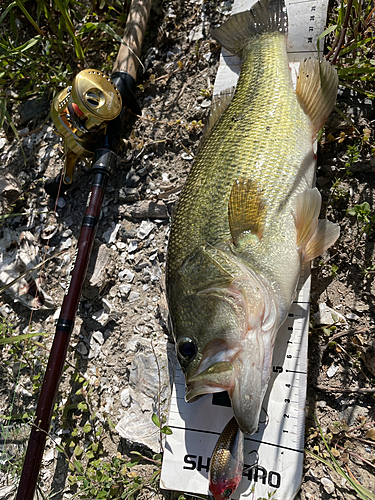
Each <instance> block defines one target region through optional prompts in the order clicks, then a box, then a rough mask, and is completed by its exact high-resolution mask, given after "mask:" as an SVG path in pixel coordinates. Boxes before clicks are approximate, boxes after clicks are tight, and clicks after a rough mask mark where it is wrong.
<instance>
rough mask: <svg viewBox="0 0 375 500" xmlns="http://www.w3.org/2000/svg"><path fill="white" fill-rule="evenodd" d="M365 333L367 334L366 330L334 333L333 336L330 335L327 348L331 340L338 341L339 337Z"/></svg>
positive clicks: (358, 329) (359, 329)
mask: <svg viewBox="0 0 375 500" xmlns="http://www.w3.org/2000/svg"><path fill="white" fill-rule="evenodd" d="M335 324H336V323H335ZM365 332H368V328H357V329H350V330H346V331H345V332H340V333H335V335H332V337H330V338H329V339H328V342H327V346H328V344H329V343H330V342H332V341H333V340H335V339H338V338H340V337H344V335H357V333H365ZM327 346H326V347H327Z"/></svg>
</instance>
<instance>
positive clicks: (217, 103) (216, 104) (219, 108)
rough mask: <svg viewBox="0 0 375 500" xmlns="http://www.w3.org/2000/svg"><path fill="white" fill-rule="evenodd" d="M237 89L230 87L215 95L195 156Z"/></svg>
mask: <svg viewBox="0 0 375 500" xmlns="http://www.w3.org/2000/svg"><path fill="white" fill-rule="evenodd" d="M235 90H236V87H230V88H228V89H226V90H223V91H222V92H220V94H219V95H217V96H214V98H213V100H212V104H211V114H210V116H209V118H208V121H207V123H206V126H205V128H204V131H203V135H202V138H201V140H200V143H199V145H198V148H197V151H196V153H195V156H197V154H198V153H199V151H200V150H201V148H202V146H203V144H204V142H205V140H206V139H207V137H208V136H209V135H210V133H211V130H212V129H213V128H214V126H215V124H216V122H217V121H218V120H219V118H220V117H221V115H222V114H223V113H224V111H225V110H226V109H227V107H228V106H229V103H230V101H231V100H232V98H233V96H234V92H235Z"/></svg>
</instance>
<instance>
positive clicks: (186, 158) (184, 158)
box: [181, 153, 194, 160]
mask: <svg viewBox="0 0 375 500" xmlns="http://www.w3.org/2000/svg"><path fill="white" fill-rule="evenodd" d="M181 158H182V159H183V160H194V156H192V155H189V153H182V155H181Z"/></svg>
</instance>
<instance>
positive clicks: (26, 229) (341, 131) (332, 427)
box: [0, 0, 375, 500]
mask: <svg viewBox="0 0 375 500" xmlns="http://www.w3.org/2000/svg"><path fill="white" fill-rule="evenodd" d="M229 8H230V2H210V3H209V2H206V3H202V2H201V1H199V0H197V1H189V2H180V1H174V2H171V3H169V4H167V8H166V11H165V13H164V15H162V16H159V17H158V18H157V23H159V24H158V26H157V30H156V29H153V30H152V32H153V35H152V36H151V37H150V39H148V40H147V43H146V45H145V53H144V56H143V63H144V66H145V70H144V71H143V70H142V71H140V72H139V78H138V84H139V87H138V89H137V99H138V101H139V103H140V105H141V107H142V117H138V118H137V117H133V116H130V115H129V117H128V118H127V120H126V125H125V129H124V134H123V137H124V140H123V145H122V149H121V153H120V157H119V161H118V164H117V167H116V170H115V172H114V174H113V176H112V178H111V179H110V182H109V186H108V189H107V192H106V195H105V199H104V204H103V210H102V216H101V219H100V222H99V225H98V230H97V234H96V240H95V246H94V254H93V259H92V263H91V267H90V269H89V276H88V278H87V280H86V282H85V285H84V289H83V294H82V300H81V302H80V306H79V308H78V313H77V320H76V325H75V329H74V333H73V336H72V340H71V347H70V349H69V354H68V361H69V366H68V369H67V370H66V371H65V373H64V375H63V380H62V384H61V387H60V392H59V397H58V406H59V407H60V408H65V407H66V404H74V403H75V401H76V399H77V397H78V396H77V395H76V394H75V393H76V391H77V387H78V386H77V385H75V384H76V382H77V381H76V380H73V378H72V371H74V366H78V368H79V370H80V372H81V373H84V374H85V376H86V377H87V380H89V381H90V384H91V386H92V387H93V388H94V389H95V390H94V391H93V392H92V393H91V396H90V398H91V399H90V402H91V404H92V406H93V411H95V412H96V413H97V415H98V418H102V419H103V420H105V419H106V417H107V416H109V417H110V419H111V421H112V422H113V424H114V425H116V424H117V422H118V420H119V419H120V418H121V416H122V415H123V406H124V405H123V404H122V403H121V398H120V394H122V391H123V390H124V389H126V388H127V386H128V383H129V366H130V364H131V361H132V358H133V356H134V354H132V352H131V350H130V351H129V348H127V344H128V342H129V341H130V340H131V339H133V338H134V336H141V337H142V338H144V339H150V338H156V339H157V340H156V343H157V342H158V341H159V340H158V339H164V340H165V339H167V338H168V331H167V311H166V303H165V295H164V271H165V259H166V246H167V241H168V234H169V226H170V217H171V215H172V214H173V207H174V205H175V203H176V201H177V199H178V194H179V192H180V189H181V187H182V186H183V184H184V181H185V180H186V177H187V174H188V172H189V169H190V167H191V165H192V161H193V155H194V153H195V151H196V149H197V146H198V144H199V141H200V138H201V136H202V133H203V127H204V123H205V120H206V118H207V116H208V115H209V109H210V108H209V105H210V101H211V97H212V88H213V84H214V80H215V75H216V71H217V67H218V60H219V54H220V47H219V46H218V45H217V44H216V42H214V41H213V40H212V39H211V38H210V35H209V27H210V26H215V25H217V24H219V23H220V22H221V21H222V19H223V18H224V17H225V15H227V14H228V9H229ZM152 15H154V16H155V13H153V14H152ZM153 22H156V21H153V18H151V21H150V23H153ZM47 101H48V100H46V102H45V104H44V105H43V104H42V105H41V108H40V110H39V112H37V113H33V112H32V111H31V116H32V118H30V119H27V118H25V119H22V117H23V116H24V115H25V114H26V115H27V112H28V111H29V108H28V107H30V106H32V105H35V103H31V102H24V103H22V105H21V106H20V107H19V108H18V109H16V108H14V109H12V112H13V116H14V120H15V123H16V125H17V128H18V132H19V134H20V136H21V141H22V146H23V149H24V152H25V156H26V165H25V162H24V160H23V156H22V152H21V149H20V147H19V143H18V141H17V140H16V139H15V138H14V137H13V136H12V131H11V129H10V128H9V129H7V130H5V131H1V132H0V175H1V178H2V179H3V178H6V179H7V181H4V182H3V184H2V185H1V186H3V185H4V186H9V185H12V186H13V188H12V189H13V191H12V189H10V188H9V187H8V188H7V189H5V188H2V192H0V197H1V198H0V200H1V203H2V213H3V214H5V213H8V212H9V210H11V211H12V213H14V214H21V215H17V216H15V217H11V218H7V219H5V220H0V238H2V240H1V241H2V242H3V244H4V245H5V243H4V241H5V240H6V238H8V240H6V241H8V246H7V247H6V249H4V246H3V248H1V252H4V251H6V252H9V251H10V250H11V249H13V250H14V249H15V248H16V247H17V245H18V247H17V248H18V250H19V249H20V248H23V247H22V245H25V244H26V243H27V244H28V245H29V247H30V248H33V249H34V250H35V252H36V254H37V255H36V257H35V259H36V260H35V263H36V262H37V261H38V259H39V260H40V259H42V257H43V255H44V252H45V251H46V252H47V257H52V258H51V259H50V260H48V261H47V262H46V263H45V265H44V266H43V269H42V271H41V278H42V289H43V290H44V292H45V293H46V294H47V295H49V296H50V297H51V299H52V302H53V309H39V310H35V311H33V312H32V313H31V311H30V309H29V308H28V307H26V306H25V305H23V304H22V303H20V302H17V301H16V300H15V299H14V296H11V295H9V294H7V293H3V294H2V295H1V296H0V313H1V315H2V316H3V317H4V319H5V321H6V323H7V324H11V325H13V326H12V333H13V335H16V334H17V335H19V334H22V333H26V332H27V331H28V330H27V328H28V326H29V325H31V326H32V328H33V329H34V331H37V332H49V333H53V332H54V324H55V321H56V319H57V318H58V310H59V307H60V306H61V303H62V300H63V296H64V292H65V290H66V287H67V284H68V274H69V269H70V268H69V266H70V265H71V263H72V259H73V255H74V251H75V248H76V244H77V239H78V236H79V231H80V224H81V221H82V217H83V213H84V207H85V205H86V200H87V196H88V192H89V188H90V172H89V170H88V169H87V168H86V167H85V166H83V164H82V163H80V165H79V166H78V167H77V170H76V173H75V177H74V182H73V187H72V188H71V189H70V190H69V191H68V192H67V193H66V194H65V195H64V196H62V197H60V199H59V201H58V203H57V206H56V205H55V200H54V199H52V198H51V197H49V196H47V195H46V193H45V191H44V187H43V186H44V180H45V179H48V178H54V177H55V176H56V175H57V174H58V173H59V172H60V171H61V169H62V166H63V149H62V143H61V140H60V138H58V137H57V136H56V135H55V134H54V133H53V131H52V122H51V120H49V121H47V123H45V120H46V118H47V115H48V109H49V103H48V102H47ZM337 106H338V108H339V109H340V110H341V111H342V112H343V113H345V114H346V115H347V116H349V117H350V119H351V120H352V123H353V125H354V126H355V128H353V127H352V126H351V125H349V124H348V123H347V121H345V120H344V119H343V117H342V115H341V114H339V113H338V112H334V113H333V114H332V116H331V117H330V118H329V120H328V123H327V126H326V129H325V132H324V134H323V136H322V138H321V141H320V146H319V152H318V168H317V175H316V182H317V186H318V188H319V190H320V192H321V193H322V197H323V207H322V214H321V217H325V216H327V218H329V219H330V220H331V221H333V222H337V223H338V224H339V225H340V227H341V236H340V239H339V241H338V242H337V243H336V244H335V246H334V247H333V248H330V249H329V250H328V252H327V253H326V254H325V255H324V256H323V257H321V258H319V259H316V260H315V262H314V265H313V270H312V292H311V328H310V333H309V373H308V394H307V407H306V450H308V451H310V452H312V453H313V454H315V455H317V456H319V457H320V458H321V459H323V460H326V461H328V462H329V463H332V459H331V457H330V456H329V454H328V451H327V449H326V447H325V444H324V441H323V439H322V437H321V435H320V433H319V429H318V428H317V423H316V422H317V421H318V422H319V423H320V426H321V429H322V432H323V434H324V435H325V439H326V442H327V446H328V448H329V449H330V450H331V453H333V456H334V458H335V459H336V460H337V463H338V464H339V465H340V467H341V468H342V469H343V470H344V471H345V473H347V474H348V475H349V476H351V477H352V478H354V480H355V481H358V482H359V483H360V484H361V485H363V486H365V487H366V488H369V489H372V491H374V484H375V479H374V477H375V475H374V472H375V470H374V469H375V454H374V453H375V451H374V450H375V448H374V444H375V441H374V436H375V404H374V379H375V364H374V359H375V344H374V340H373V339H374V321H375V316H374V280H373V277H374V273H375V266H374V241H375V237H374V234H375V233H374V225H375V212H373V207H374V196H375V195H374V192H375V191H374V188H375V157H374V156H373V146H372V145H373V144H374V130H373V124H374V120H375V116H374V112H373V107H372V101H370V100H369V99H366V98H365V97H364V96H363V95H361V94H357V93H354V92H351V91H349V90H347V89H345V88H344V87H340V92H339V96H338V102H337ZM31 109H35V108H31ZM239 140H240V138H239ZM9 174H10V176H11V177H9ZM7 176H8V177H7ZM12 193H13V194H12ZM12 196H13V198H12ZM14 198H17V201H16V202H15V203H14V204H13V205H12V207H10V201H12V199H14ZM364 202H367V203H368V205H369V207H368V208H367V206H366V205H363V204H364ZM150 203H151V205H150ZM155 204H156V205H157V210H158V212H157V215H156V216H155V213H153V212H152V211H151V209H152V207H154V206H155ZM356 206H357V207H358V206H360V207H361V208H359V209H358V208H357V209H355V208H354V207H356ZM350 209H353V210H352V211H351V212H352V213H354V215H352V214H351V213H349V212H348V210H350ZM355 210H356V211H355ZM42 211H44V212H47V213H44V214H41V213H40V212H42ZM146 222H147V224H146ZM141 224H143V225H142V228H141ZM21 235H22V236H21ZM17 240H18V244H17V243H15V241H16V242H17ZM25 241H26V243H25ZM9 242H10V243H9ZM10 247H12V248H10ZM63 250H66V251H65V253H63V254H59V252H62V251H63ZM30 251H31V250H29V252H30ZM58 254H59V255H58ZM4 255H5V254H4ZM56 255H57V256H56ZM98 255H99V257H98ZM95 259H96V260H95ZM33 262H34V261H33ZM21 268H22V265H21ZM21 268H20V269H18V270H17V269H16V270H13V272H14V273H17V272H19V273H21V272H22V269H21ZM124 270H127V271H126V273H127V274H126V273H125V274H124ZM129 273H130V274H129ZM133 274H134V276H133ZM131 276H132V277H131ZM124 285H125V286H124ZM126 285H128V286H126ZM43 300H44V301H45V302H46V303H48V297H45V298H44V299H43ZM323 303H325V304H326V305H327V306H328V307H329V308H332V309H333V310H334V311H336V312H337V313H340V314H341V315H343V318H342V319H341V317H340V318H339V317H338V316H336V315H334V317H333V323H335V324H334V325H330V324H328V325H327V324H325V325H321V324H319V323H318V322H317V321H316V320H315V319H314V314H315V313H317V311H318V310H319V306H320V304H323ZM94 332H95V333H97V335H96V339H97V340H96V344H95V342H93V341H92V335H93V333H94ZM38 340H39V344H40V345H39V344H36V345H34V346H33V347H32V348H31V347H30V346H29V347H28V348H27V349H26V354H25V351H24V352H22V349H23V344H21V347H20V348H15V347H14V346H12V345H7V346H1V347H0V349H2V350H1V357H2V366H1V367H0V377H1V379H0V380H1V382H0V414H1V418H3V416H9V415H10V414H12V415H16V414H17V415H22V414H24V413H26V414H28V415H31V414H32V411H33V409H35V405H36V397H37V394H38V386H37V384H38V379H35V376H36V374H37V373H39V371H38V370H36V371H35V363H36V364H37V363H39V366H45V362H46V357H47V355H48V349H49V347H50V346H51V342H52V340H51V336H46V337H40V338H39V339H38ZM95 349H96V350H95ZM94 351H95V355H93V356H91V357H90V356H89V355H88V353H89V352H94ZM126 352H127V353H128V354H125V353H126ZM21 362H22V369H21V371H20V375H19V381H18V384H16V383H15V377H16V375H17V374H18V371H19V368H20V363H21ZM24 365H25V366H24ZM30 365H33V366H30ZM72 367H73V368H72ZM33 377H34V378H33ZM33 384H34V385H35V384H36V388H35V387H34V389H33ZM75 398H76V399H75ZM56 418H57V420H56V424H55V427H54V434H55V435H56V436H58V437H59V438H62V437H64V435H66V434H69V432H72V429H73V428H74V427H72V426H74V425H76V426H82V425H84V422H82V420H81V419H80V417H79V416H76V417H74V418H73V423H70V424H69V425H71V427H69V426H68V427H66V426H65V428H64V426H62V423H63V421H64V412H63V410H61V411H60V413H59V414H58V417H56ZM8 423H9V421H7V420H6V419H4V420H2V426H3V427H2V428H3V432H4V429H5V428H6V426H7V425H8ZM10 429H11V437H10V438H9V439H8V440H7V441H6V442H4V441H3V442H2V443H0V449H1V450H2V453H6V454H7V457H8V458H7V462H6V464H7V466H6V467H5V468H3V469H2V471H1V475H0V479H1V483H0V485H1V486H2V487H3V488H5V489H3V490H0V492H1V491H3V496H2V497H1V498H11V497H12V495H13V493H12V491H13V492H14V487H13V489H12V484H14V482H15V479H14V478H13V475H14V472H15V471H16V469H17V467H18V469H17V470H18V471H19V467H20V464H19V463H18V465H14V466H12V467H9V463H12V462H11V461H12V457H13V458H14V457H16V456H18V455H19V454H20V452H21V451H22V450H23V449H24V446H25V443H26V440H27V435H28V429H29V426H28V425H22V424H21V423H20V422H19V421H18V422H15V423H14V422H13V421H12V423H11V425H10ZM59 429H60V431H59ZM60 442H61V440H60ZM103 443H104V448H105V453H106V454H107V455H108V454H109V455H110V454H116V453H119V452H120V453H125V452H126V451H127V449H126V444H124V442H123V440H120V437H119V435H118V433H117V432H116V431H114V430H113V429H112V430H111V431H109V432H108V435H107V437H106V439H105V440H104V441H103ZM48 449H50V450H53V451H52V454H50V457H49V460H46V461H45V462H43V470H42V473H41V489H42V491H44V494H45V495H48V494H50V493H51V491H52V489H53V490H54V491H55V492H56V491H60V493H59V494H57V495H55V496H53V498H71V496H72V495H73V493H74V491H75V490H74V489H73V490H70V485H69V483H68V481H67V476H68V467H67V465H66V461H65V458H64V455H63V454H61V453H58V451H57V449H55V447H54V445H53V444H49V445H48ZM141 451H142V452H144V450H141ZM3 463H5V462H3ZM11 469H12V470H11ZM3 471H5V472H3ZM145 473H146V472H145ZM6 488H8V490H6ZM63 491H64V492H65V493H63ZM7 492H8V493H9V495H8V493H7ZM7 495H8V496H7ZM140 495H141V496H142V497H144V498H151V497H160V495H161V493H160V491H159V490H158V489H157V488H156V487H154V486H148V487H147V488H144V489H142V490H141V493H140ZM162 495H164V496H167V497H170V494H169V493H165V492H163V493H162ZM276 498H277V495H276ZM299 498H300V500H305V499H309V500H320V499H322V500H323V499H328V498H332V499H336V498H338V499H351V498H355V493H354V491H353V489H352V488H350V487H349V486H348V483H347V482H346V481H345V480H344V479H343V478H342V477H341V476H340V475H339V474H337V473H336V472H334V471H333V470H332V469H331V468H330V467H329V466H327V465H326V464H324V463H323V462H321V461H318V460H317V459H316V458H314V457H312V456H311V455H309V454H306V457H305V470H304V475H303V479H302V485H301V490H300V493H299Z"/></svg>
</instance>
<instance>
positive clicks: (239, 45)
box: [211, 0, 288, 56]
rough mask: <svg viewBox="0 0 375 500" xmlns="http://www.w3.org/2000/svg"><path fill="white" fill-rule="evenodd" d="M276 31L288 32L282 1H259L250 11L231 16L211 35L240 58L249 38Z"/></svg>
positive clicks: (286, 17)
mask: <svg viewBox="0 0 375 500" xmlns="http://www.w3.org/2000/svg"><path fill="white" fill-rule="evenodd" d="M276 31H277V32H279V33H286V32H287V31H288V16H287V13H286V8H285V2H284V0H260V1H259V2H257V3H256V4H254V5H253V6H252V8H251V9H250V10H247V11H245V12H239V13H238V14H233V16H231V17H230V18H229V19H228V20H227V21H226V22H225V23H224V24H223V25H221V26H220V27H219V28H216V29H214V30H212V31H211V34H212V36H213V37H214V38H215V39H216V40H217V41H218V42H219V43H220V44H221V45H222V46H223V47H225V48H226V49H227V50H229V52H232V53H233V54H237V55H239V56H241V53H242V49H243V47H244V46H245V45H246V44H247V42H248V41H249V40H250V39H251V38H253V37H254V36H256V35H260V34H262V33H266V32H276Z"/></svg>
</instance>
